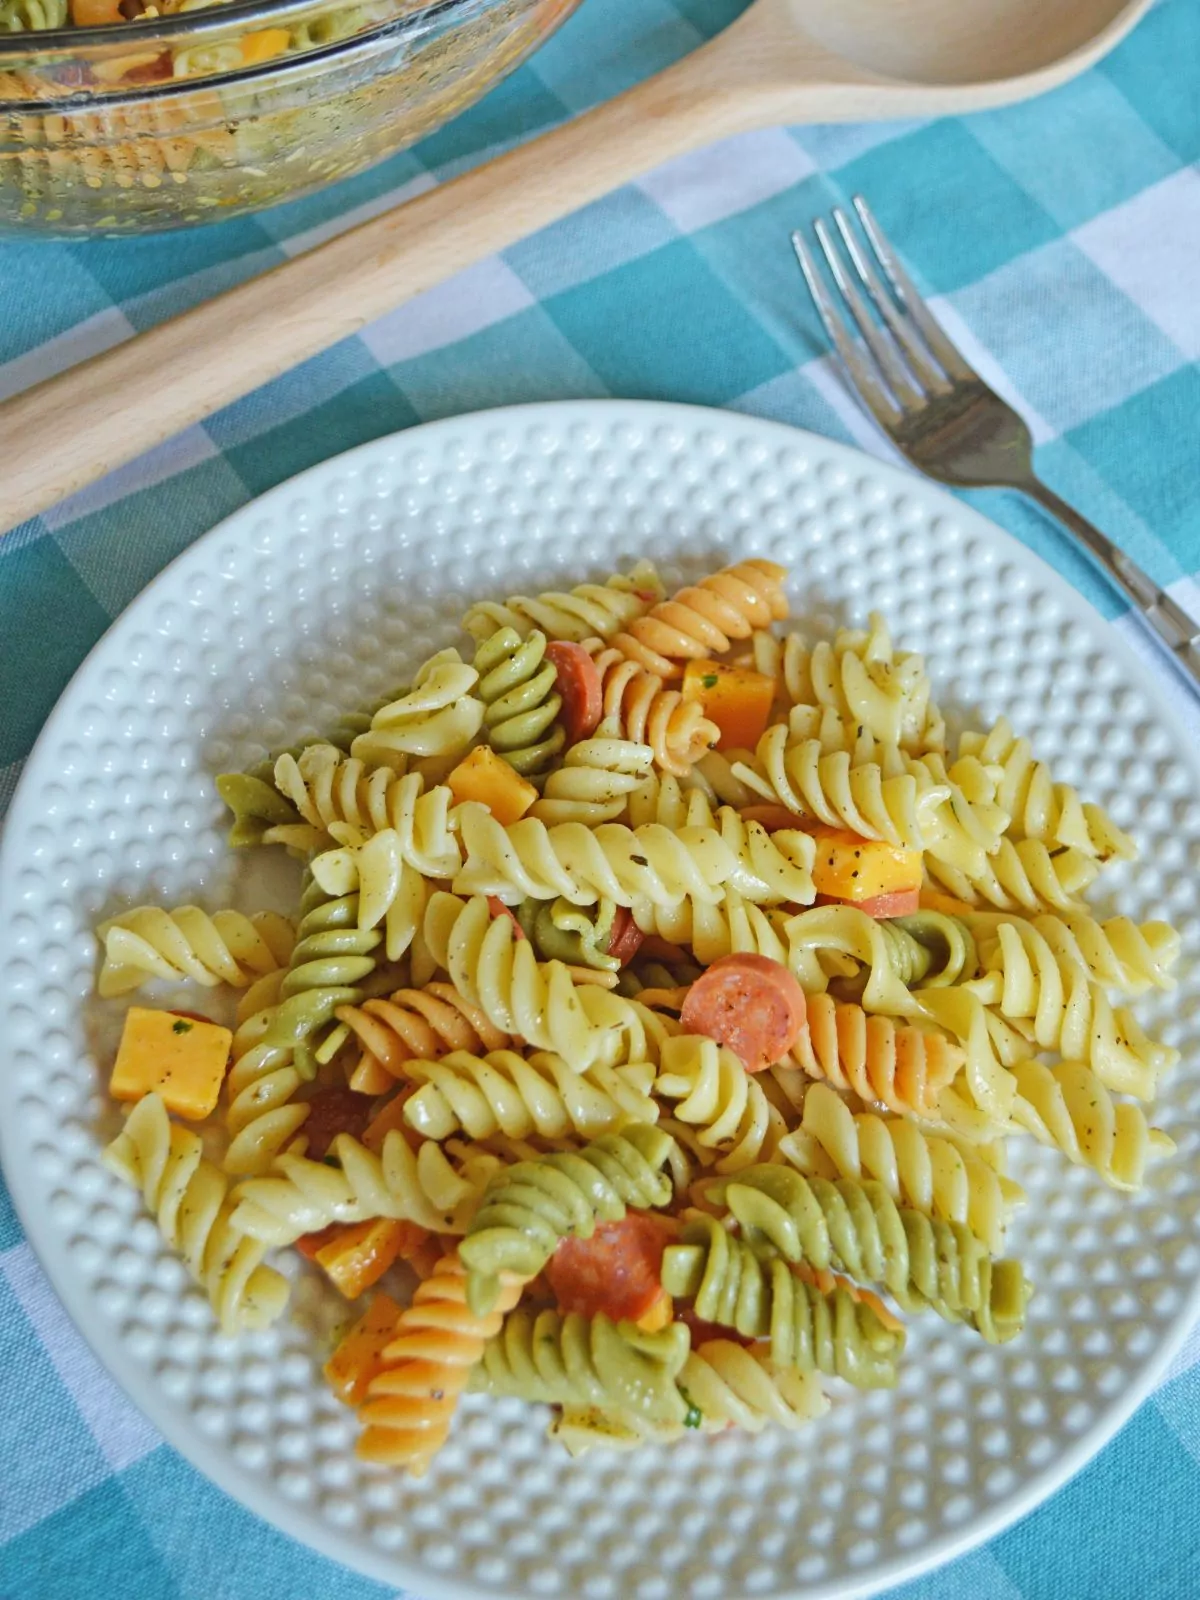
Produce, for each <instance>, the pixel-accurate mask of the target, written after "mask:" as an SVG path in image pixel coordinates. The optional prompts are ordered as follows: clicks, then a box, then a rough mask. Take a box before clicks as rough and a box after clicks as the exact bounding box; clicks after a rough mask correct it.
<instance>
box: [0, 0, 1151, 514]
mask: <svg viewBox="0 0 1200 1600" xmlns="http://www.w3.org/2000/svg"><path fill="white" fill-rule="evenodd" d="M1149 3H1150V0H753V4H751V5H750V6H749V7H748V8H747V10H746V11H744V12H743V13H742V15H741V16H740V17H738V18H737V20H736V21H735V22H733V23H732V24H731V25H730V26H729V27H728V28H727V29H726V30H725V31H724V32H723V33H721V34H718V35H717V36H716V37H715V38H714V39H711V40H710V41H709V42H708V43H707V44H705V45H703V46H702V47H701V48H700V49H698V50H696V51H695V52H694V53H693V54H692V55H690V56H687V57H685V58H684V59H683V60H682V61H679V62H676V63H675V65H674V66H671V67H668V68H667V69H666V70H665V71H664V72H660V73H658V74H657V75H655V76H654V77H651V78H648V79H646V80H645V81H644V82H642V83H640V84H637V85H636V86H635V87H634V88H632V89H629V90H627V91H626V92H625V93H624V94H622V95H619V96H617V98H616V99H613V100H610V101H607V102H606V103H605V104H603V105H599V106H597V107H596V108H595V109H594V110H592V111H588V112H586V113H584V114H583V115H582V116H579V117H577V118H575V119H574V120H573V121H571V122H568V123H566V124H565V125H564V126H562V127H559V128H556V129H553V130H552V131H551V132H549V133H545V134H542V135H541V136H540V137H539V138H536V139H532V140H530V141H529V142H528V143H527V144H523V145H521V146H519V147H518V148H516V149H514V150H512V151H510V152H509V153H508V154H506V155H503V156H500V157H498V158H497V159H495V160H493V161H488V162H486V163H484V164H483V165H481V166H479V167H476V168H474V169H473V170H472V171H470V172H467V173H465V174H464V175H463V176H462V177H459V178H456V179H454V180H453V181H452V182H450V183H446V184H443V185H442V186H441V187H439V188H437V189H434V190H431V191H430V192H429V193H427V194H424V195H421V196H420V197H418V198H417V199H414V200H410V201H408V202H407V203H406V204H405V205H402V206H400V207H398V208H397V209H396V210H394V211H391V212H388V213H385V214H384V215H382V216H379V217H375V218H373V219H372V220H370V221H368V222H364V223H361V224H360V225H359V226H358V227H355V228H352V229H350V230H349V231H347V232H346V233H343V234H340V235H338V236H337V237H336V238H333V239H330V240H328V241H327V242H326V243H324V244H321V245H318V246H317V247H316V248H315V249H313V250H310V251H309V252H308V253H307V254H305V255H301V256H298V257H297V258H296V259H294V260H292V261H288V262H285V263H283V264H282V265H280V266H278V267H275V268H273V269H272V270H271V271H269V272H266V273H264V274H262V275H261V276H260V277H257V278H253V279H251V280H250V281H249V282H248V283H243V284H241V285H239V286H238V287H237V288H234V289H229V290H227V291H226V292H225V293H224V294H220V295H218V296H216V298H215V299H212V300H208V301H206V302H205V303H203V304H202V305H198V306H196V307H194V308H193V309H192V310H190V311H186V312H184V313H183V314H182V315H180V316H178V317H175V318H172V319H171V320H170V321H168V322H164V323H161V324H160V325H159V326H157V327H155V328H151V329H150V330H148V331H147V332H145V333H142V334H139V335H137V336H136V337H135V338H132V339H130V340H128V341H127V342H126V343H124V344H121V345H118V346H117V347H116V348H115V349H112V350H109V351H106V352H104V353H103V354H101V355H97V356H93V357H92V358H91V359H90V360H88V361H85V362H82V363H81V364H80V365H79V366H76V367H74V368H72V369H71V370H70V371H68V372H65V373H63V374H61V375H60V376H58V377H55V378H49V379H47V380H46V381H45V382H43V383H40V384H38V385H36V386H35V387H34V388H32V389H30V390H27V391H26V392H24V393H23V394H19V395H17V396H15V397H14V398H13V399H11V400H9V401H7V402H6V403H5V404H3V405H0V531H3V530H4V529H6V528H11V527H13V526H15V525H16V524H17V523H19V522H22V521H24V520H25V519H26V518H27V517H31V516H33V515H35V514H36V513H37V512H39V511H42V510H44V509H45V508H46V507H47V506H50V505H53V504H55V503H56V502H57V501H59V500H61V499H62V498H63V497H64V496H66V495H68V494H71V493H73V492H74V491H76V490H78V489H80V488H82V487H83V486H84V485H85V484H88V483H91V482H92V481H93V480H95V479H96V478H99V477H101V476H103V474H105V473H106V472H110V471H112V470H113V468H115V467H117V466H120V465H121V464H122V463H123V462H126V461H129V460H131V459H132V458H133V457H135V456H137V455H140V454H141V453H142V452H143V451H144V450H147V449H149V448H150V447H151V446H153V445H156V444H159V443H161V442H162V441H163V440H164V439H168V438H170V437H171V436H172V435H174V434H176V433H178V432H180V431H181V430H182V429H183V428H185V427H188V426H189V425H190V424H192V423H194V422H197V421H199V420H200V419H201V418H203V417H206V416H209V415H210V414H211V413H212V412H214V411H216V410H218V409H219V408H220V407H221V406H225V405H228V404H230V402H231V401H234V400H236V399H238V398H239V397H240V396H242V395H244V394H248V393H249V392H250V390H252V389H256V388H258V386H259V385H260V384H263V383H266V382H268V380H270V379H271V378H274V377H277V376H278V375H279V374H280V373H281V372H285V371H287V369H288V368H290V367H293V366H295V365H297V363H299V362H301V361H305V360H307V359H308V358H309V357H310V356H314V355H316V354H317V353H318V352H319V351H321V350H324V349H327V348H328V347H329V346H330V345H332V344H336V343H337V341H338V340H340V339H344V338H346V337H347V336H348V335H349V334H352V333H355V332H357V331H358V330H359V329H360V328H362V327H363V326H365V324H367V323H368V322H370V321H372V320H373V319H374V318H376V317H379V316H381V315H382V314H383V313H384V312H386V311H390V310H391V309H392V308H393V307H394V306H396V305H399V304H400V303H401V302H402V301H404V300H407V299H410V298H411V297H412V296H414V295H417V294H420V293H421V292H422V290H425V289H428V288H430V287H431V286H432V285H433V284H436V283H440V282H442V281H443V280H444V279H446V278H449V277H451V276H452V275H453V274H454V273H456V272H459V271H461V270H462V269H463V268H464V267H467V266H470V265H471V264H472V263H473V262H476V261H479V260H481V259H482V258H483V257H485V256H488V255H491V254H493V253H494V252H495V251H497V250H502V249H505V248H506V247H507V246H509V245H511V244H513V243H514V242H515V241H516V240H518V239H522V238H524V237H525V236H526V235H527V234H530V233H533V232H534V231H535V230H537V229H538V228H542V227H545V226H546V225H547V224H548V223H551V222H554V221H556V220H557V219H558V218H560V217H562V216H564V215H566V214H567V213H568V212H571V211H574V210H576V209H578V208H579V207H580V206H583V205H586V204H588V203H589V202H590V201H593V200H596V199H598V198H599V197H600V196H602V195H604V194H607V193H609V192H610V191H611V190H612V189H615V188H617V187H618V186H619V185H620V184H623V183H626V182H628V181H629V180H630V179H632V178H636V177H638V176H640V175H641V174H642V173H644V172H646V171H648V170H649V169H650V168H651V167H654V166H657V165H659V164H660V163H661V162H664V161H667V160H669V159H671V158H672V157H674V156H679V155H682V154H684V153H685V152H687V151H689V150H693V149H696V148H698V147H699V146H701V145H705V144H709V143H712V142H713V141H715V140H718V139H723V138H726V137H728V136H730V135H731V134H736V133H744V132H747V131H749V130H751V129H754V128H762V127H772V126H776V125H779V124H788V123H801V122H862V121H878V120H884V119H890V118H896V117H929V116H940V115H946V114H954V113H958V112H966V111H977V110H981V109H984V108H986V107H989V106H996V105H1002V104H1004V103H1006V102H1009V101H1013V100H1019V99H1022V98H1025V97H1026V96H1029V95H1033V94H1038V93H1040V92H1041V91H1043V90H1045V89H1050V88H1053V87H1055V86H1056V85H1058V84H1060V83H1064V82H1066V80H1067V79H1068V78H1071V77H1072V76H1074V75H1075V74H1076V73H1078V72H1081V71H1082V70H1083V69H1084V68H1086V67H1089V66H1091V65H1092V63H1093V62H1095V61H1097V60H1098V59H1099V58H1100V57H1101V56H1102V55H1104V53H1105V52H1106V51H1108V50H1109V49H1111V48H1112V46H1113V45H1114V44H1116V43H1117V41H1118V40H1119V39H1120V38H1122V37H1123V35H1124V34H1125V33H1126V32H1127V31H1128V30H1129V29H1130V28H1131V27H1132V26H1133V25H1134V23H1135V22H1136V21H1137V19H1138V18H1139V17H1140V16H1141V15H1142V13H1143V12H1144V11H1145V10H1146V8H1147V6H1148V5H1149Z"/></svg>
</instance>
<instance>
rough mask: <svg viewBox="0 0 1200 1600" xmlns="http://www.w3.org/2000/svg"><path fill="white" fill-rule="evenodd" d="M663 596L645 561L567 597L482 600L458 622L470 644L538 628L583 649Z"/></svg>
mask: <svg viewBox="0 0 1200 1600" xmlns="http://www.w3.org/2000/svg"><path fill="white" fill-rule="evenodd" d="M662 596H663V586H662V580H661V579H660V578H659V576H658V574H657V572H655V570H654V568H653V567H652V566H651V564H650V563H649V562H648V561H639V562H638V564H637V566H636V567H634V568H633V570H632V571H631V572H628V573H625V574H617V575H615V576H614V577H611V578H609V579H608V580H607V581H606V582H604V583H581V584H579V585H578V586H577V587H576V588H574V589H572V590H570V591H569V592H568V593H565V594H562V593H558V592H556V591H553V590H551V591H548V592H547V593H545V594H540V595H536V596H529V595H521V594H517V595H510V597H509V598H508V599H507V600H505V601H504V602H503V603H501V604H497V603H496V602H494V601H491V600H482V601H480V602H479V603H478V604H477V605H473V606H472V607H471V609H470V610H469V611H468V612H467V614H466V616H465V617H464V618H463V627H464V628H465V629H466V631H467V632H468V633H469V634H470V635H471V637H472V638H473V639H476V640H481V639H486V638H488V637H489V635H491V634H493V633H495V631H496V629H497V628H512V629H513V630H514V632H516V633H517V634H519V635H520V637H521V638H524V637H525V635H526V634H527V633H529V632H531V631H532V630H533V629H534V628H540V629H541V630H542V632H543V633H544V634H545V635H546V637H547V638H548V639H566V640H568V641H570V642H571V643H573V644H582V643H583V642H584V641H585V640H586V639H590V638H592V637H593V636H596V637H598V638H601V639H609V638H611V637H612V635H613V634H614V633H616V632H617V631H618V630H619V629H621V628H623V627H625V626H626V625H627V624H628V623H630V622H632V621H633V620H634V618H635V617H640V616H643V615H644V614H645V613H646V612H647V611H648V610H649V609H650V607H651V606H652V605H654V604H655V603H656V602H657V601H658V600H660V599H661V598H662Z"/></svg>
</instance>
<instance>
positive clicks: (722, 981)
mask: <svg viewBox="0 0 1200 1600" xmlns="http://www.w3.org/2000/svg"><path fill="white" fill-rule="evenodd" d="M806 1014H807V1008H806V1006H805V1003H804V991H803V989H801V987H800V985H799V984H798V983H797V982H796V980H795V978H794V977H793V976H792V974H791V973H790V972H789V971H788V969H787V968H786V967H785V966H783V965H782V964H781V963H780V962H778V961H772V960H770V958H769V957H767V956H760V955H750V954H746V955H730V956H722V957H721V959H720V960H719V961H714V962H713V964H712V966H711V967H709V969H708V970H707V972H704V973H702V974H701V976H700V977H699V978H697V979H696V981H695V983H694V984H693V985H692V987H691V988H690V989H689V990H688V995H687V999H686V1000H685V1001H684V1002H683V1010H682V1011H681V1012H680V1016H679V1020H680V1022H682V1024H683V1028H684V1032H685V1033H703V1034H707V1035H708V1037H709V1038H710V1039H716V1040H718V1041H719V1043H721V1044H724V1045H728V1046H729V1048H730V1049H731V1050H732V1051H733V1053H734V1055H736V1056H738V1057H740V1059H741V1061H742V1064H743V1066H744V1067H745V1068H746V1071H747V1072H761V1071H762V1070H763V1068H764V1067H769V1066H770V1065H771V1064H772V1062H775V1061H782V1060H783V1058H784V1056H786V1055H787V1053H788V1051H789V1050H790V1049H791V1048H792V1046H793V1045H794V1044H795V1043H796V1041H797V1039H799V1037H800V1034H801V1031H802V1030H803V1027H804V1019H805V1016H806Z"/></svg>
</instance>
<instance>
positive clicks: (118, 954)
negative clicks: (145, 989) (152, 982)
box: [96, 906, 295, 998]
mask: <svg viewBox="0 0 1200 1600" xmlns="http://www.w3.org/2000/svg"><path fill="white" fill-rule="evenodd" d="M96 934H97V937H98V938H99V939H100V940H101V941H102V942H103V945H104V964H103V966H102V967H101V968H100V977H99V978H98V980H97V983H96V988H97V990H98V992H99V993H100V994H101V995H103V996H104V997H105V998H110V997H112V996H114V995H121V994H128V993H129V992H130V991H131V990H133V989H137V988H139V987H140V986H141V985H142V984H143V983H144V982H145V981H146V980H147V979H148V978H169V979H172V980H179V979H182V978H190V979H191V980H192V982H193V983H199V984H203V985H204V987H205V988H207V989H211V988H213V987H214V986H215V985H216V984H219V983H228V984H231V985H232V986H233V987H234V988H235V989H244V988H245V987H246V985H247V984H249V983H251V982H252V981H253V980H254V979H255V978H256V977H262V976H263V975H264V974H266V973H271V972H274V971H276V970H277V969H278V968H279V967H283V966H286V965H287V962H288V959H289V957H290V956H291V953H292V945H293V943H294V942H295V932H294V930H293V928H292V925H291V923H290V922H289V921H288V919H287V918H286V917H281V916H280V915H279V913H278V912H275V911H257V912H255V913H254V915H253V916H250V917H247V916H243V914H242V913H241V912H240V911H214V912H213V914H212V916H209V915H208V913H207V912H206V911H201V909H200V907H199V906H177V907H176V908H175V909H174V910H173V911H162V910H160V909H159V908H158V907H157V906H135V907H134V909H133V910H132V911H123V912H122V913H121V915H120V916H119V917H113V918H111V919H110V920H109V921H108V922H102V923H101V924H100V926H99V927H98V928H97V929H96Z"/></svg>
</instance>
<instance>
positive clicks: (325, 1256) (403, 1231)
mask: <svg viewBox="0 0 1200 1600" xmlns="http://www.w3.org/2000/svg"><path fill="white" fill-rule="evenodd" d="M411 1228H412V1224H411V1223H409V1222H397V1221H394V1220H393V1219H392V1218H390V1217H375V1218H373V1219H372V1220H371V1221H369V1222H350V1223H346V1224H344V1226H343V1228H342V1230H341V1232H340V1233H339V1234H338V1235H337V1236H336V1237H335V1238H332V1239H330V1240H328V1241H327V1242H326V1243H325V1244H323V1245H321V1246H320V1248H319V1249H317V1250H316V1251H315V1252H314V1253H313V1260H314V1261H315V1262H316V1263H317V1265H318V1266H319V1267H323V1268H324V1270H325V1272H326V1273H327V1274H328V1276H329V1279H330V1282H331V1283H332V1284H333V1285H334V1287H335V1288H336V1289H340V1290H341V1292H342V1293H343V1294H344V1295H345V1296H346V1299H347V1300H357V1299H358V1297H359V1295H360V1294H364V1293H365V1292H366V1291H367V1290H368V1289H369V1288H370V1287H371V1285H372V1284H373V1283H378V1282H379V1280H380V1278H382V1277H383V1275H384V1273H385V1272H386V1271H387V1269H388V1268H389V1267H390V1266H391V1265H392V1263H393V1262H394V1261H395V1259H396V1257H397V1256H398V1255H399V1254H400V1249H401V1246H402V1245H407V1244H409V1243H410V1242H411V1240H410V1230H411Z"/></svg>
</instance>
